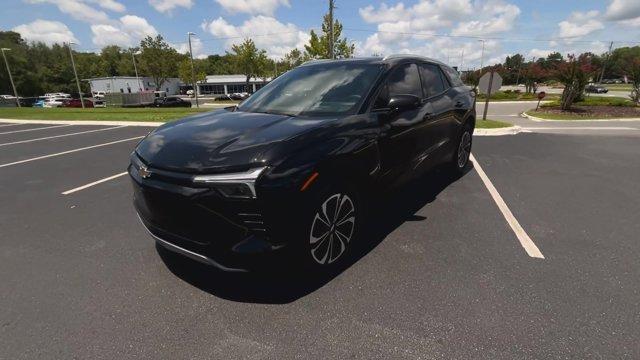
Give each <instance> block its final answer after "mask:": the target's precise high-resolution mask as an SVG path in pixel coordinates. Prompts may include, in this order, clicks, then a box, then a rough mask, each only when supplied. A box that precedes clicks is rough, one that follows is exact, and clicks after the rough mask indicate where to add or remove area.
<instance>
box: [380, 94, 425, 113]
mask: <svg viewBox="0 0 640 360" xmlns="http://www.w3.org/2000/svg"><path fill="white" fill-rule="evenodd" d="M418 106H420V98H419V97H417V96H415V95H408V94H400V95H394V96H392V97H391V99H389V105H388V106H387V107H388V108H389V110H391V111H392V112H397V111H406V110H412V109H416V108H417V107H418Z"/></svg>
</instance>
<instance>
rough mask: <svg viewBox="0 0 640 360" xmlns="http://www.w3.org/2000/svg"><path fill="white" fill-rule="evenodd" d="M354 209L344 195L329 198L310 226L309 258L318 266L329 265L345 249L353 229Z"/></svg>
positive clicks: (351, 202)
mask: <svg viewBox="0 0 640 360" xmlns="http://www.w3.org/2000/svg"><path fill="white" fill-rule="evenodd" d="M355 215H356V214H355V207H354V205H353V201H352V200H351V198H350V197H349V196H348V195H346V194H334V195H331V196H329V197H328V198H327V199H326V200H325V201H324V202H323V203H322V205H321V206H320V208H319V209H318V210H317V211H316V214H315V216H314V218H313V222H312V224H311V231H310V234H309V243H310V245H311V256H312V257H313V259H314V260H315V261H316V262H317V263H318V264H322V265H325V264H331V263H333V262H335V261H336V260H337V259H338V258H340V256H342V255H343V254H344V252H345V250H346V249H347V246H348V244H349V242H350V241H351V237H352V236H353V232H354V229H355V220H356V218H355Z"/></svg>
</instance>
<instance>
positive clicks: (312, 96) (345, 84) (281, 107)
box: [238, 62, 382, 116]
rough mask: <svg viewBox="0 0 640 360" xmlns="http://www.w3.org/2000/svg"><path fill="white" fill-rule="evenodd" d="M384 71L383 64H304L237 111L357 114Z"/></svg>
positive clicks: (268, 86)
mask: <svg viewBox="0 0 640 360" xmlns="http://www.w3.org/2000/svg"><path fill="white" fill-rule="evenodd" d="M381 71H382V66H381V65H376V64H356V63H345V62H333V63H327V64H317V65H310V66H301V67H298V68H295V69H293V70H291V71H289V72H287V73H285V74H283V75H282V76H280V77H279V78H277V79H275V80H274V81H272V82H271V83H269V84H268V85H266V86H265V87H263V88H262V89H260V90H259V91H258V92H256V93H255V94H253V95H252V96H251V97H250V98H248V99H247V100H245V101H244V102H243V103H242V104H240V106H238V110H239V111H246V112H260V113H274V114H286V115H291V116H327V115H329V116H331V115H349V114H354V113H356V112H357V111H358V108H359V106H360V104H361V103H362V101H363V100H364V98H365V97H366V96H367V93H368V92H369V89H371V87H372V85H373V83H374V82H375V80H376V79H377V77H378V75H379V74H380V72H381Z"/></svg>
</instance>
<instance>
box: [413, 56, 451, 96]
mask: <svg viewBox="0 0 640 360" xmlns="http://www.w3.org/2000/svg"><path fill="white" fill-rule="evenodd" d="M441 74H442V73H441V71H440V68H438V66H436V65H433V64H420V76H421V78H422V88H423V89H424V95H425V97H430V96H433V95H438V94H440V93H441V92H443V91H444V90H445V89H446V88H447V86H445V83H444V82H443V78H442V75H441Z"/></svg>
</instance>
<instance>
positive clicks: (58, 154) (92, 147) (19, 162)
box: [0, 136, 144, 168]
mask: <svg viewBox="0 0 640 360" xmlns="http://www.w3.org/2000/svg"><path fill="white" fill-rule="evenodd" d="M143 137H144V136H136V137H132V138H128V139H122V140H116V141H111V142H108V143H104V144H98V145H91V146H85V147H82V148H78V149H73V150H67V151H63V152H59V153H55V154H49V155H43V156H38V157H34V158H31V159H26V160H20V161H14V162H10V163H6V164H0V168H3V167H7V166H13V165H18V164H24V163H28V162H31V161H36V160H42V159H48V158H51V157H55V156H61V155H66V154H71V153H75V152H78V151H83V150H89V149H95V148H99V147H102V146H108V145H113V144H118V143H121V142H125V141H131V140H137V139H142V138H143Z"/></svg>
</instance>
